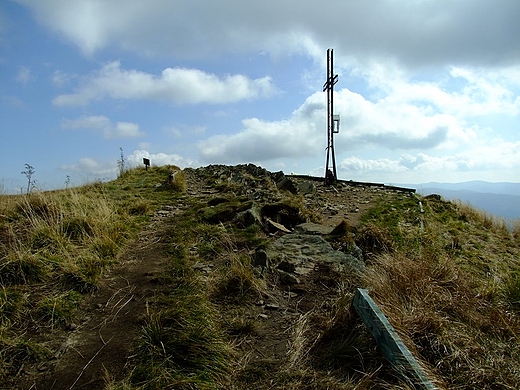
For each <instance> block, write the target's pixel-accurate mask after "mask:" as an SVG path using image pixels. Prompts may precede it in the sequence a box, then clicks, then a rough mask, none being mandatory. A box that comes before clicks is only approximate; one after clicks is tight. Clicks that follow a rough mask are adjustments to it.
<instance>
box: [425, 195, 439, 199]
mask: <svg viewBox="0 0 520 390" xmlns="http://www.w3.org/2000/svg"><path fill="white" fill-rule="evenodd" d="M424 199H433V200H441V199H442V197H441V196H440V195H439V194H430V195H428V196H425V197H424Z"/></svg>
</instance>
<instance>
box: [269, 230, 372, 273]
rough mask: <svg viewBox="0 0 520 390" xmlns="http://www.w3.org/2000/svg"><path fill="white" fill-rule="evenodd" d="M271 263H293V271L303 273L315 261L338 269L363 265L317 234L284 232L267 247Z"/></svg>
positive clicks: (312, 267)
mask: <svg viewBox="0 0 520 390" xmlns="http://www.w3.org/2000/svg"><path fill="white" fill-rule="evenodd" d="M267 253H268V255H269V258H270V259H272V260H273V261H272V264H273V265H274V266H275V267H276V265H277V264H280V263H282V264H284V266H285V268H287V264H294V273H295V274H298V275H305V274H307V273H309V272H311V271H312V270H313V269H314V267H315V265H316V264H317V263H329V264H331V265H333V266H334V268H335V269H337V270H338V271H342V270H346V269H348V268H350V269H355V270H359V269H361V268H362V267H364V264H363V262H362V261H361V260H359V259H356V258H355V257H354V256H351V255H348V254H346V253H343V252H340V251H337V250H335V249H334V248H332V246H331V245H330V244H329V243H328V242H327V241H325V240H324V239H323V237H321V236H318V235H310V234H286V235H284V236H282V237H280V238H279V239H278V240H276V241H275V242H273V243H272V244H271V245H270V246H269V248H268V249H267Z"/></svg>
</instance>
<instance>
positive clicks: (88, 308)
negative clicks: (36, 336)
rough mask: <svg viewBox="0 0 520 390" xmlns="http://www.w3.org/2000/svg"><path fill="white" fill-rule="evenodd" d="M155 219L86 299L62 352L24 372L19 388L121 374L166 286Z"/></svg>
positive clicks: (77, 383) (98, 383) (89, 383)
mask: <svg viewBox="0 0 520 390" xmlns="http://www.w3.org/2000/svg"><path fill="white" fill-rule="evenodd" d="M163 229H164V222H162V221H156V222H154V223H153V224H152V225H151V226H149V228H148V229H146V231H145V232H143V233H142V234H141V235H140V237H139V239H138V240H137V241H136V242H134V243H133V244H132V245H130V246H129V247H128V248H127V250H126V251H125V253H126V254H125V255H123V256H122V259H123V260H122V263H121V264H120V265H119V266H117V267H115V268H114V269H112V270H111V271H110V273H109V275H107V277H106V278H104V279H103V280H102V281H101V284H100V286H99V289H98V290H97V291H96V292H95V293H94V294H93V295H92V296H91V297H90V298H89V299H88V300H87V301H86V302H84V303H83V304H82V308H81V312H82V313H84V317H83V318H81V319H80V321H81V322H80V323H79V324H77V325H73V326H72V329H71V331H70V332H69V333H68V334H66V335H64V337H63V344H62V347H61V348H60V350H59V352H58V353H57V354H56V355H55V356H54V359H52V360H50V361H49V362H48V363H47V365H46V366H44V367H40V368H39V369H38V371H41V372H40V373H38V374H33V375H29V376H25V377H22V381H21V383H20V385H19V386H18V388H19V389H34V390H43V389H45V390H50V389H53V390H65V389H104V388H105V384H106V381H107V379H111V380H118V379H122V377H123V375H124V373H125V370H126V368H127V367H126V365H127V363H128V357H129V356H130V355H131V348H132V347H133V345H134V341H135V339H136V338H137V337H138V336H139V332H140V326H141V325H142V323H143V320H144V316H145V313H146V302H147V300H148V299H149V298H150V297H152V296H153V295H154V294H158V293H160V292H162V291H164V290H165V289H167V288H168V286H166V285H162V284H161V283H160V280H159V277H160V275H161V273H162V272H164V270H165V267H166V264H167V261H166V259H165V257H164V245H165V244H164V242H163V240H162V237H161V231H162V230H163Z"/></svg>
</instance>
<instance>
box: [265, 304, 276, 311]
mask: <svg viewBox="0 0 520 390" xmlns="http://www.w3.org/2000/svg"><path fill="white" fill-rule="evenodd" d="M265 308H266V309H267V310H278V309H280V306H279V305H277V304H276V303H268V304H267V305H265Z"/></svg>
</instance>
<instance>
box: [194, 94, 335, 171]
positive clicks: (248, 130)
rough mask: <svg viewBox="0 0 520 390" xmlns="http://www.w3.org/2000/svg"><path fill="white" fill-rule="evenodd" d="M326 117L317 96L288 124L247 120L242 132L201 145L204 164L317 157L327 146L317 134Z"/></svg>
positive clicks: (310, 99) (287, 122)
mask: <svg viewBox="0 0 520 390" xmlns="http://www.w3.org/2000/svg"><path fill="white" fill-rule="evenodd" d="M324 115H325V102H324V100H323V95H321V94H314V95H312V96H310V97H309V98H307V99H306V101H305V103H304V104H303V105H302V106H301V107H300V108H298V109H297V110H295V111H294V112H293V114H292V115H291V118H290V119H289V120H281V121H264V120H260V119H258V118H249V119H245V120H243V121H242V125H243V129H242V130H241V131H240V132H238V133H236V134H231V135H217V136H213V137H210V138H208V139H206V140H204V141H201V142H199V143H198V149H199V153H200V155H201V157H202V160H203V161H206V162H216V163H226V164H227V163H231V164H232V163H240V162H247V161H255V162H266V161H271V160H275V159H278V158H297V157H311V156H315V155H317V154H318V153H319V151H320V150H322V149H323V147H324V146H325V145H324V142H323V140H322V138H323V134H321V132H320V131H319V130H318V129H319V124H322V122H323V118H324ZM320 141H321V142H320Z"/></svg>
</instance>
